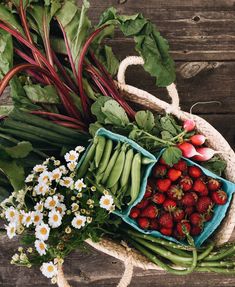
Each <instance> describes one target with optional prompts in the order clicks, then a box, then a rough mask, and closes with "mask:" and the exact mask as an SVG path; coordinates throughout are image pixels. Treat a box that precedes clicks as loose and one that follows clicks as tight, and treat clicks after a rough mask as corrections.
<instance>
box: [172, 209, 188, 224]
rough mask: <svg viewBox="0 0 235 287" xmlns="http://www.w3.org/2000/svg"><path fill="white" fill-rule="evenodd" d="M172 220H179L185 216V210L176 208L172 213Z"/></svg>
mask: <svg viewBox="0 0 235 287" xmlns="http://www.w3.org/2000/svg"><path fill="white" fill-rule="evenodd" d="M172 215H173V220H174V221H175V222H180V221H181V220H182V219H183V218H184V216H185V212H184V211H183V209H180V208H177V209H176V210H175V211H174V212H173V213H172Z"/></svg>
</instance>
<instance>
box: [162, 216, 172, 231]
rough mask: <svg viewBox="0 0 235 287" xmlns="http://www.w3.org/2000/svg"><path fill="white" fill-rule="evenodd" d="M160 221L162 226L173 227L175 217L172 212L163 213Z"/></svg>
mask: <svg viewBox="0 0 235 287" xmlns="http://www.w3.org/2000/svg"><path fill="white" fill-rule="evenodd" d="M159 223H160V225H161V226H162V227H166V228H172V227H173V218H172V215H171V214H170V213H163V214H161V215H160V217H159Z"/></svg>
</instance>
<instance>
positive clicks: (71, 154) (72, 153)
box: [64, 150, 79, 162]
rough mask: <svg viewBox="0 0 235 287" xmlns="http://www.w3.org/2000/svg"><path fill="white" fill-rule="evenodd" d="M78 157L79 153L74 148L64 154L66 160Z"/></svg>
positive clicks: (74, 159)
mask: <svg viewBox="0 0 235 287" xmlns="http://www.w3.org/2000/svg"><path fill="white" fill-rule="evenodd" d="M78 157H79V153H77V152H76V151H75V150H71V151H70V152H67V153H66V155H65V156H64V158H65V160H66V161H67V162H70V161H77V160H78Z"/></svg>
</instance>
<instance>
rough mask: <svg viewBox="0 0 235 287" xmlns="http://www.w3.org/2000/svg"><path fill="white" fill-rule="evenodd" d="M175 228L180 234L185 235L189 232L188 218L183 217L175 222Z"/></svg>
mask: <svg viewBox="0 0 235 287" xmlns="http://www.w3.org/2000/svg"><path fill="white" fill-rule="evenodd" d="M176 230H177V232H178V233H179V235H180V236H185V234H186V232H188V233H190V230H191V225H190V223H189V221H188V220H186V219H183V220H181V222H178V223H177V226H176Z"/></svg>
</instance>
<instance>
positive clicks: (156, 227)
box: [149, 219, 160, 230]
mask: <svg viewBox="0 0 235 287" xmlns="http://www.w3.org/2000/svg"><path fill="white" fill-rule="evenodd" d="M149 228H150V229H153V230H159V228H160V226H159V221H158V219H150V225H149Z"/></svg>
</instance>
